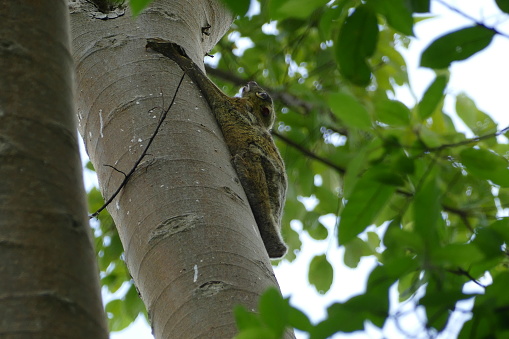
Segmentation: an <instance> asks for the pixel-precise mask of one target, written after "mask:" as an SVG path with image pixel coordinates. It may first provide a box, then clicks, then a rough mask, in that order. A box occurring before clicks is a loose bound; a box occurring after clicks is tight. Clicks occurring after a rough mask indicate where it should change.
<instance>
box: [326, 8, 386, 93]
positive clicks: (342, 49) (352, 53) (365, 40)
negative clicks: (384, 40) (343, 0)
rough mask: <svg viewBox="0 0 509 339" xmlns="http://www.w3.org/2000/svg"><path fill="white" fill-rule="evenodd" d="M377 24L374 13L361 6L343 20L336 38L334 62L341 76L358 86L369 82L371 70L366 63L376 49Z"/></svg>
mask: <svg viewBox="0 0 509 339" xmlns="http://www.w3.org/2000/svg"><path fill="white" fill-rule="evenodd" d="M377 41H378V22H377V19H376V14H375V12H374V11H373V10H372V9H370V8H369V7H367V6H364V5H361V6H359V7H357V8H356V9H355V10H354V12H353V13H352V14H351V15H350V16H349V17H348V18H347V19H346V20H345V22H344V24H343V27H342V28H341V31H340V33H339V36H338V40H337V43H336V44H335V46H336V60H337V62H338V65H339V71H340V72H341V74H342V75H343V76H344V77H345V78H346V79H348V80H350V81H351V82H352V83H354V84H356V85H358V86H367V85H369V82H370V81H371V68H370V67H369V65H368V63H367V58H370V57H371V56H372V55H373V53H374V52H375V49H376V44H377Z"/></svg>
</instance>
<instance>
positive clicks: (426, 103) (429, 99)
mask: <svg viewBox="0 0 509 339" xmlns="http://www.w3.org/2000/svg"><path fill="white" fill-rule="evenodd" d="M446 86H447V77H446V76H445V75H440V76H437V77H436V79H435V81H433V83H432V84H431V85H430V86H429V87H428V89H427V90H426V92H425V93H424V95H423V97H422V100H421V102H419V104H418V106H417V107H418V112H419V118H421V120H424V119H427V118H428V117H430V116H431V115H432V114H433V112H434V111H435V109H436V108H437V106H438V104H439V103H440V101H442V99H443V97H444V90H445V87H446Z"/></svg>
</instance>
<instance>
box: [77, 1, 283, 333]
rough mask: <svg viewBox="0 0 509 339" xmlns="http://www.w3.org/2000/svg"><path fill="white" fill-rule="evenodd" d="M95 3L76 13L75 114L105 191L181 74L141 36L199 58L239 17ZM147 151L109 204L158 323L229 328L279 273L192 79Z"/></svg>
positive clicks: (207, 10)
mask: <svg viewBox="0 0 509 339" xmlns="http://www.w3.org/2000/svg"><path fill="white" fill-rule="evenodd" d="M91 11H93V9H91V8H90V5H89V4H87V3H85V2H84V1H83V2H81V3H75V4H74V6H73V8H72V15H71V21H72V27H73V46H74V58H75V62H76V65H77V81H78V88H79V91H78V93H79V95H78V102H77V104H78V119H79V130H80V133H81V135H82V136H83V138H84V140H85V144H86V147H87V150H88V153H89V156H90V159H91V161H92V163H93V165H94V167H95V169H96V171H97V175H98V178H99V184H100V189H101V192H102V193H103V196H104V197H105V198H106V199H108V198H109V197H110V196H111V194H112V193H113V192H114V191H115V190H116V189H117V188H118V186H119V184H120V182H121V181H122V180H123V175H122V174H120V173H119V172H118V171H117V170H120V171H123V172H125V173H127V172H129V171H130V170H131V168H132V166H133V164H134V163H135V162H136V161H137V159H138V158H139V157H140V155H141V152H142V150H143V149H144V147H145V145H146V144H147V142H148V141H149V139H150V137H151V136H152V134H153V132H154V130H155V128H156V124H157V122H158V119H159V118H160V116H161V114H162V111H163V110H164V109H166V108H167V106H168V105H169V103H170V101H171V97H172V96H173V94H174V93H175V91H177V83H178V82H179V80H180V78H181V77H182V75H183V72H182V70H181V69H180V68H179V67H178V66H177V65H176V64H174V63H173V62H172V61H171V60H169V59H166V58H165V57H163V56H162V55H160V54H157V53H155V52H153V51H147V50H146V49H145V45H146V39H147V38H156V37H157V38H163V39H166V40H170V41H173V42H176V43H178V44H179V45H181V46H183V47H184V49H185V50H186V52H187V54H188V55H189V56H190V57H191V58H192V59H193V60H194V62H195V63H197V64H198V65H200V66H201V67H203V56H204V55H205V53H206V52H209V51H210V50H211V49H212V47H213V46H214V45H215V44H216V43H217V41H218V40H219V39H220V38H221V37H222V36H223V34H225V32H226V31H227V30H228V28H229V26H230V24H231V21H232V18H231V15H230V14H229V13H228V12H227V11H226V10H225V9H224V8H223V7H222V5H220V4H219V2H217V1H215V0H209V1H204V0H186V1H184V0H180V1H177V0H175V1H156V2H154V3H152V4H151V6H150V7H149V8H148V9H146V10H145V11H144V12H143V13H142V14H141V15H140V16H139V17H137V18H132V17H131V15H130V14H129V13H128V12H127V13H126V14H125V15H123V16H118V17H116V18H114V19H111V20H98V19H97V16H94V14H93V13H91ZM208 25H210V26H211V27H210V29H208V33H210V35H206V34H203V32H202V27H206V26H208ZM148 153H149V155H148V156H146V157H145V158H144V160H143V162H142V163H141V164H140V166H139V168H138V169H137V170H136V172H135V173H134V175H133V177H132V178H131V179H130V181H129V182H128V184H127V185H126V187H124V188H123V189H122V191H121V192H120V194H119V195H118V197H117V198H115V200H114V201H113V202H112V204H111V205H110V206H109V207H108V211H109V212H110V214H111V215H112V217H113V219H114V221H115V223H116V225H117V229H118V231H119V235H120V238H121V240H122V244H123V246H124V249H125V259H126V263H127V266H128V268H129V271H130V273H131V275H132V277H133V280H134V282H135V284H136V285H137V288H138V290H139V292H140V295H141V298H142V300H143V301H144V303H145V305H146V307H147V310H148V312H149V316H150V318H151V324H152V329H153V333H154V335H155V337H156V338H198V337H203V338H231V337H232V336H233V335H235V333H236V331H237V330H236V325H235V321H234V318H233V309H234V306H235V305H237V304H243V305H245V306H247V307H248V309H251V310H255V309H256V306H257V303H258V298H259V296H260V295H261V294H262V293H263V292H264V291H265V289H266V288H268V287H269V286H277V282H276V279H275V276H274V273H273V271H272V267H271V264H270V261H269V258H268V256H267V253H266V251H265V248H264V246H263V243H262V241H261V238H260V235H259V233H258V228H257V226H256V223H255V220H254V218H253V215H252V213H251V209H250V207H249V203H248V201H247V198H246V196H245V194H244V191H243V189H242V186H241V185H240V184H239V181H238V179H237V177H236V173H235V171H234V170H233V168H232V166H231V164H230V154H229V151H228V149H227V148H226V145H225V143H224V140H223V137H222V134H221V132H220V129H219V127H218V126H217V123H216V121H215V119H214V116H213V114H212V112H211V111H210V107H209V106H208V104H207V103H206V101H205V100H204V99H203V98H202V96H201V94H200V91H199V90H198V88H197V87H196V86H195V85H194V84H193V83H192V82H191V81H190V80H189V78H187V77H186V78H185V80H184V82H183V84H182V86H181V87H180V88H179V89H178V93H177V99H176V101H175V104H174V105H173V106H172V107H171V109H170V111H169V113H168V115H167V117H166V120H165V122H164V123H163V125H162V128H161V130H160V131H159V133H158V134H157V136H156V137H155V139H154V142H153V144H152V146H151V148H150V149H149V151H148ZM105 165H110V166H114V167H115V169H116V170H115V169H112V168H111V167H108V166H105ZM290 336H291V335H290Z"/></svg>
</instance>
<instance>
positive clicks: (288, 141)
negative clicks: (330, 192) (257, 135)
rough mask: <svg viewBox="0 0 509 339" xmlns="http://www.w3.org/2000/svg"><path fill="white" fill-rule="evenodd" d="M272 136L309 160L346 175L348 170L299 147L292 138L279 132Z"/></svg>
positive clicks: (273, 133)
mask: <svg viewBox="0 0 509 339" xmlns="http://www.w3.org/2000/svg"><path fill="white" fill-rule="evenodd" d="M272 135H274V136H276V137H277V138H278V139H281V140H283V141H284V142H285V143H286V144H288V145H290V146H292V147H293V148H295V149H297V150H298V151H299V152H301V153H302V154H304V155H306V156H308V157H309V158H311V159H314V160H316V161H319V162H321V163H323V164H325V165H327V166H329V167H331V168H333V169H335V170H336V171H338V172H339V173H341V174H345V172H346V170H345V169H344V168H343V167H340V166H338V165H336V164H335V163H333V162H332V161H330V160H327V159H325V158H322V157H320V156H318V155H316V154H315V153H313V152H311V151H310V150H308V149H307V148H305V147H302V146H301V145H299V144H298V143H296V142H295V141H293V140H291V139H290V138H287V137H285V136H284V135H282V134H280V133H278V132H274V131H273V132H272Z"/></svg>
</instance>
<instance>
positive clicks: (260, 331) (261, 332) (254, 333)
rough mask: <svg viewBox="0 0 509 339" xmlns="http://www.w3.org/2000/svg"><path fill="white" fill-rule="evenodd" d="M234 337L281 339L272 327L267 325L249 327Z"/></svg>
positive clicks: (239, 338)
mask: <svg viewBox="0 0 509 339" xmlns="http://www.w3.org/2000/svg"><path fill="white" fill-rule="evenodd" d="M233 338H234V339H260V338H265V339H279V338H280V337H277V336H276V335H275V334H274V333H273V332H272V331H271V330H270V329H268V328H265V327H256V328H248V329H246V330H243V331H241V332H240V333H238V334H237V335H236V336H235V337H233Z"/></svg>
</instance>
